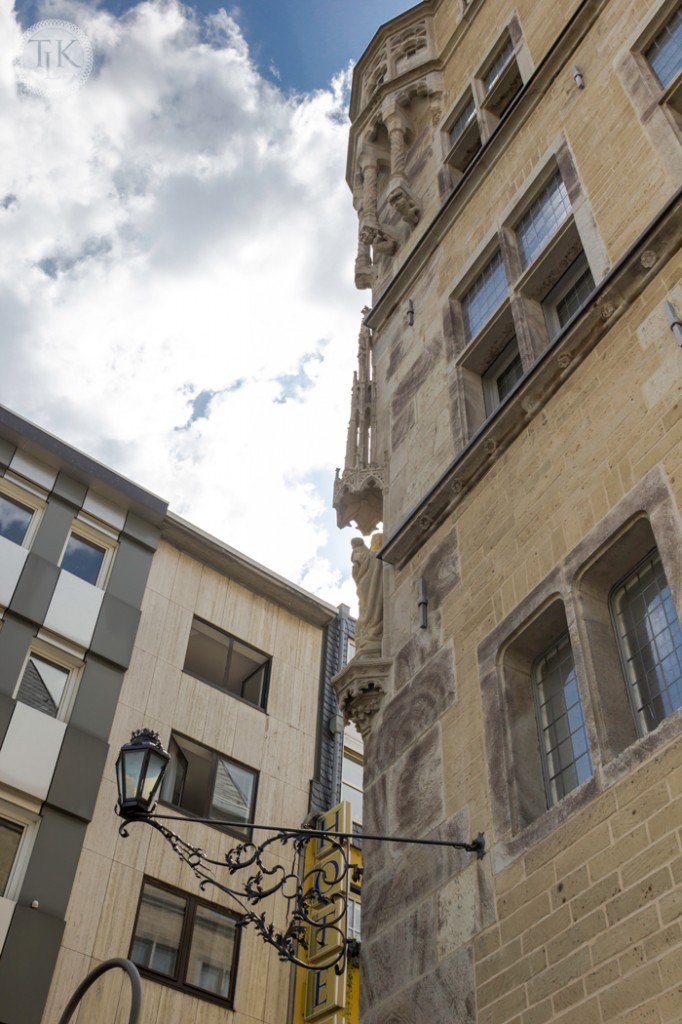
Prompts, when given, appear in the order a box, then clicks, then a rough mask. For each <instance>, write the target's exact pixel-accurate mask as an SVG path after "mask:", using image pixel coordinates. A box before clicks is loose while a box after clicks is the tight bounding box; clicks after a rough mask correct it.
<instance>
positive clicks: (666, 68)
mask: <svg viewBox="0 0 682 1024" xmlns="http://www.w3.org/2000/svg"><path fill="white" fill-rule="evenodd" d="M644 56H645V57H646V59H647V60H648V62H649V64H650V65H651V68H652V70H653V72H654V74H655V75H656V78H657V79H658V81H659V82H660V83H661V85H662V86H663V87H664V88H665V87H666V86H667V85H669V84H670V83H671V82H672V80H673V78H675V76H676V75H677V73H678V71H679V70H680V68H682V7H678V8H677V10H676V11H675V12H674V14H673V15H672V17H671V18H670V19H669V20H668V21H667V23H666V24H665V25H664V26H663V28H662V29H661V31H660V32H659V33H658V35H657V36H656V38H655V39H654V41H653V43H652V44H651V46H649V48H648V49H647V50H646V52H645V54H644Z"/></svg>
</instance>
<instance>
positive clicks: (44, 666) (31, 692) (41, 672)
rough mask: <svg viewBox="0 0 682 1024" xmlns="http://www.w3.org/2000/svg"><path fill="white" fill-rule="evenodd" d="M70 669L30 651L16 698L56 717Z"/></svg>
mask: <svg viewBox="0 0 682 1024" xmlns="http://www.w3.org/2000/svg"><path fill="white" fill-rule="evenodd" d="M72 671H73V670H72V669H69V668H65V667H64V666H63V665H58V664H56V663H55V662H53V661H49V660H48V659H47V658H43V657H41V656H40V655H38V654H35V653H30V654H29V656H28V661H27V662H26V666H25V668H24V672H23V675H22V677H21V682H20V683H19V689H18V690H17V692H16V699H17V700H18V701H21V703H22V704H28V706H29V707H31V708H35V709H36V711H42V712H43V714H45V715H49V716H50V717H51V718H57V716H58V714H59V710H60V708H61V707H62V702H63V701H64V696H65V693H66V691H67V684H68V682H69V678H70V676H71V674H72Z"/></svg>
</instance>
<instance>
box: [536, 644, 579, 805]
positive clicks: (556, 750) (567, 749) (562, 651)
mask: <svg viewBox="0 0 682 1024" xmlns="http://www.w3.org/2000/svg"><path fill="white" fill-rule="evenodd" d="M532 679H533V689H534V693H535V707H536V713H537V720H538V731H539V733H540V740H541V749H542V754H543V764H544V768H545V784H546V790H547V803H548V806H550V807H551V806H552V805H553V804H555V803H556V802H557V801H558V800H561V798H562V797H563V796H565V795H566V793H570V791H571V790H572V789H575V788H576V786H579V785H580V784H581V782H585V781H586V779H589V778H590V777H591V775H592V760H591V758H590V752H589V749H588V745H587V733H586V731H585V719H584V716H583V709H582V704H581V701H580V694H579V692H578V681H577V679H576V674H575V665H574V662H573V652H572V650H571V644H570V641H569V639H568V636H567V635H566V636H563V637H562V638H561V639H560V640H559V641H558V642H557V643H556V644H554V645H553V646H552V647H550V649H549V650H548V651H546V652H545V654H543V655H542V657H541V658H538V660H537V661H536V662H535V665H534V667H533V672H532Z"/></svg>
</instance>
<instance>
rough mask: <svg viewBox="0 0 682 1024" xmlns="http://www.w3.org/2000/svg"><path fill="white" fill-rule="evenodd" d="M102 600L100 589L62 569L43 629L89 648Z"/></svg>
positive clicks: (102, 592)
mask: <svg viewBox="0 0 682 1024" xmlns="http://www.w3.org/2000/svg"><path fill="white" fill-rule="evenodd" d="M103 597H104V591H103V590H100V589H99V587H94V586H93V585H92V583H86V582H85V580H81V579H79V578H78V576H74V575H73V574H72V573H70V572H64V571H63V570H62V572H61V573H60V576H59V579H58V580H57V586H56V587H55V591H54V594H53V595H52V600H51V601H50V607H49V608H48V610H47V615H46V616H45V626H46V628H47V629H51V630H52V631H53V632H54V633H59V634H60V635H61V636H64V637H67V639H69V640H73V641H74V642H75V643H77V644H80V646H81V647H89V646H90V641H91V640H92V634H93V632H94V629H95V624H96V622H97V616H98V615H99V611H100V608H101V607H102V598H103Z"/></svg>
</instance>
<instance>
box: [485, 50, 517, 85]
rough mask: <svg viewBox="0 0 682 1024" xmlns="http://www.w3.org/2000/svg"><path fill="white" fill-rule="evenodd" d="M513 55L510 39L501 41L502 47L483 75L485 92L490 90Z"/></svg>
mask: <svg viewBox="0 0 682 1024" xmlns="http://www.w3.org/2000/svg"><path fill="white" fill-rule="evenodd" d="M513 56H514V44H513V43H512V41H511V39H509V38H507V40H506V41H505V42H504V43H503V45H502V49H501V50H500V51H499V52H498V53H497V55H496V56H495V57H494V58H493V62H492V64H491V65H490V67H489V68H488V70H487V71H486V72H485V74H484V76H483V86H484V88H485V91H486V92H490V90H491V89H492V87H493V86H494V85H495V82H497V80H498V78H499V77H500V75H501V74H502V72H503V71H504V69H505V68H506V66H507V64H508V63H509V61H510V60H511V59H512V57H513Z"/></svg>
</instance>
